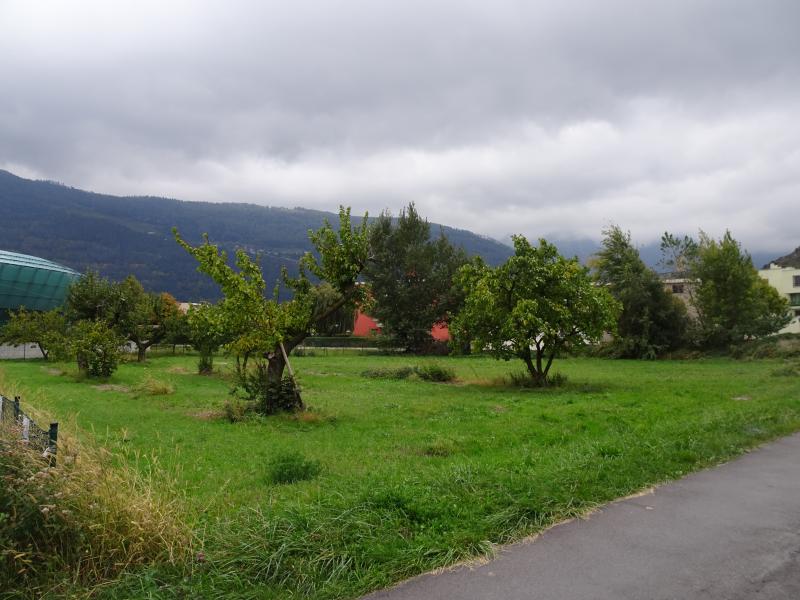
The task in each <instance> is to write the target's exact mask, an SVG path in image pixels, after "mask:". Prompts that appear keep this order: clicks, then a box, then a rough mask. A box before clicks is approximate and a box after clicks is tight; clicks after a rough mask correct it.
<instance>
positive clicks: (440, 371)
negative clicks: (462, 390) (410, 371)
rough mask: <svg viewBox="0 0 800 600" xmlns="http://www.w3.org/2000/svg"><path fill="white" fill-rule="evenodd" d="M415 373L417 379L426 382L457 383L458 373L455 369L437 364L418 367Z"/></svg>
mask: <svg viewBox="0 0 800 600" xmlns="http://www.w3.org/2000/svg"><path fill="white" fill-rule="evenodd" d="M415 371H416V374H417V377H419V378H420V379H423V380H425V381H438V382H441V383H448V382H450V381H455V378H456V372H455V371H454V370H453V369H451V368H450V367H445V366H443V365H440V364H436V363H431V364H428V365H421V366H419V367H417V368H416V370H415Z"/></svg>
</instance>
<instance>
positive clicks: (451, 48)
mask: <svg viewBox="0 0 800 600" xmlns="http://www.w3.org/2000/svg"><path fill="white" fill-rule="evenodd" d="M798 26H800V3H797V2H795V1H794V0H786V1H777V0H761V1H759V2H744V1H743V2H730V1H727V0H720V1H716V2H712V1H702V0H691V1H683V2H681V1H676V2H641V1H635V2H634V1H631V2H613V1H612V2H602V3H601V2H597V3H587V2H558V3H553V2H551V3H544V2H503V1H498V2H491V3H488V2H466V1H463V0H462V1H459V2H430V1H428V2H416V1H405V2H402V3H400V2H395V3H388V2H374V1H364V2H348V1H340V2H321V1H317V2H308V1H298V2H292V3H277V2H243V1H240V2H236V1H230V0H229V1H226V2H200V1H193V2H169V3H161V2H158V3H156V2H141V1H138V2H121V1H120V2H99V1H98V2H86V1H77V0H76V1H73V2H69V3H65V2H58V1H50V2H47V1H42V2H30V1H16V0H5V1H2V2H0V81H2V88H1V89H2V93H0V168H7V169H9V170H11V171H13V172H16V173H18V174H20V175H23V176H34V177H43V178H48V179H56V180H60V181H64V182H65V183H68V184H70V185H74V186H76V187H82V188H88V189H92V190H96V191H103V192H108V193H118V194H140V193H145V194H153V195H169V196H173V197H179V198H184V199H190V200H213V201H248V202H257V203H262V204H270V205H286V206H306V207H313V208H321V209H332V208H335V206H336V205H337V204H339V203H345V204H349V205H352V206H353V207H354V209H356V210H359V211H360V210H365V209H369V210H370V211H371V212H373V213H375V212H377V211H380V210H381V209H383V208H390V209H392V210H393V211H395V212H396V211H397V210H398V209H399V208H400V207H401V206H403V205H404V204H406V203H407V202H409V201H415V202H417V205H418V207H419V208H420V210H421V211H422V212H423V214H425V215H426V216H428V217H429V218H430V219H431V220H435V221H439V222H444V223H447V224H450V225H454V226H458V227H463V228H468V229H472V230H474V231H478V232H481V233H484V234H488V235H493V236H495V237H505V236H506V235H508V234H510V233H515V232H520V233H524V234H526V235H529V236H538V235H554V236H558V237H561V238H565V237H593V238H597V237H598V236H599V234H600V230H601V229H602V227H603V226H604V225H607V224H608V223H611V222H614V223H619V224H620V225H622V226H623V227H625V228H629V229H631V230H632V232H633V233H634V236H635V237H636V238H637V240H639V241H642V242H647V241H651V240H652V239H655V238H656V237H657V236H658V235H659V234H660V233H661V232H662V231H664V230H665V229H671V230H675V231H696V229H697V228H698V227H702V228H704V229H706V230H707V231H709V232H711V233H719V232H721V231H722V230H724V229H725V228H730V229H731V230H732V231H733V232H734V235H736V236H737V238H739V239H741V240H743V241H745V242H746V243H747V244H748V245H749V246H750V247H752V248H759V249H764V250H775V251H778V250H789V249H791V248H794V247H795V246H796V245H797V244H798V243H799V242H798V238H797V234H796V230H795V227H794V225H793V223H792V219H789V218H787V215H790V214H794V213H796V209H795V205H796V202H797V199H798V192H800V119H799V118H798V117H800V114H798V113H800V108H798V107H800V58H798V57H800V36H798V35H797V31H798Z"/></svg>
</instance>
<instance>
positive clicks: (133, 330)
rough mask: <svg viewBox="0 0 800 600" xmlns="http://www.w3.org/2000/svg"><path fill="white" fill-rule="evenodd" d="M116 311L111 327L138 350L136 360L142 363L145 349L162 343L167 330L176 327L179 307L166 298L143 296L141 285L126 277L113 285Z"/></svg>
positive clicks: (170, 298)
mask: <svg viewBox="0 0 800 600" xmlns="http://www.w3.org/2000/svg"><path fill="white" fill-rule="evenodd" d="M112 288H113V293H114V294H115V295H116V297H117V302H118V309H117V313H116V315H115V319H114V321H113V322H112V325H113V326H114V327H115V329H117V331H119V332H120V334H121V335H123V336H124V337H125V338H127V339H128V340H129V341H131V342H133V344H134V345H135V346H136V348H137V351H138V352H137V358H138V360H139V361H140V362H141V361H143V360H144V359H145V353H146V351H147V349H148V348H149V347H150V346H152V345H153V344H158V343H159V342H161V341H163V340H164V339H165V338H166V337H167V335H168V333H169V326H170V325H173V324H176V323H178V322H179V321H178V319H179V317H178V315H179V313H180V310H179V309H178V303H177V302H176V301H175V299H174V298H173V297H172V296H170V295H169V294H151V293H147V292H145V290H144V288H143V287H142V284H141V283H139V281H138V280H137V279H136V278H135V277H134V276H133V275H129V276H128V277H126V278H125V280H124V281H122V282H120V283H117V284H112Z"/></svg>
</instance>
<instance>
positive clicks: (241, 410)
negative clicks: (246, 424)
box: [222, 398, 251, 423]
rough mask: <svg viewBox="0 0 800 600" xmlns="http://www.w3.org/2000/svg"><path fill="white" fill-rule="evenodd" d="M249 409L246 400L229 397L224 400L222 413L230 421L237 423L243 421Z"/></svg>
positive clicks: (249, 406)
mask: <svg viewBox="0 0 800 600" xmlns="http://www.w3.org/2000/svg"><path fill="white" fill-rule="evenodd" d="M250 410H251V405H250V404H249V403H247V402H243V401H242V400H240V399H239V398H230V399H228V400H226V401H225V404H224V405H223V407H222V413H223V414H224V415H225V418H226V419H227V420H228V421H230V422H231V423H239V422H240V421H244V419H245V417H246V416H247V413H249V412H250Z"/></svg>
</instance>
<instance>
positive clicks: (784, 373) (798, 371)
mask: <svg viewBox="0 0 800 600" xmlns="http://www.w3.org/2000/svg"><path fill="white" fill-rule="evenodd" d="M770 375H771V376H772V377H800V364H789V365H785V366H783V367H778V368H777V369H773V370H772V371H770Z"/></svg>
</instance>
